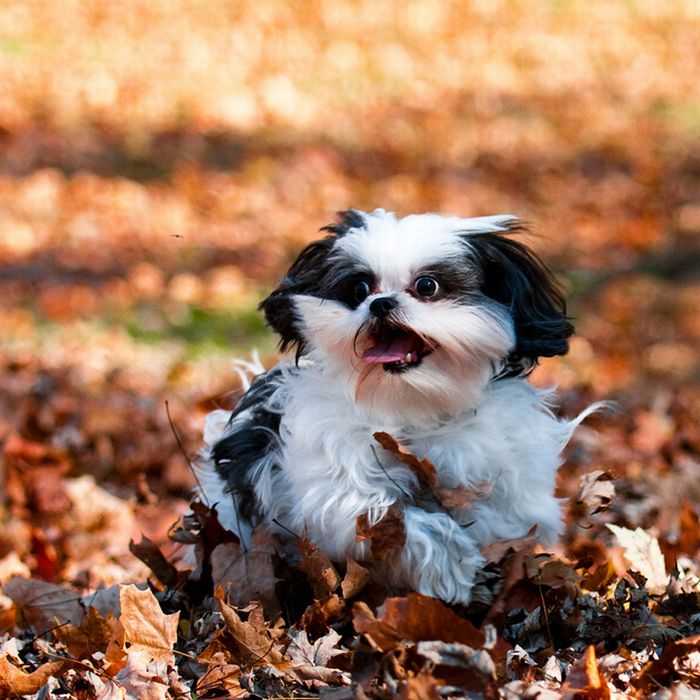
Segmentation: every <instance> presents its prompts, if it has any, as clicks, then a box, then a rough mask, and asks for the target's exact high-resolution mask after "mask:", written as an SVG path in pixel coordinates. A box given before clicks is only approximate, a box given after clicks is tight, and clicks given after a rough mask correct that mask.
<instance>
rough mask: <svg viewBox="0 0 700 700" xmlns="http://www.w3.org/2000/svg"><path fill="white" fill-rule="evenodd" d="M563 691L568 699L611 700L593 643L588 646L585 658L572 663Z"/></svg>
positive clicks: (563, 694) (564, 696)
mask: <svg viewBox="0 0 700 700" xmlns="http://www.w3.org/2000/svg"><path fill="white" fill-rule="evenodd" d="M561 691H562V697H563V698H565V699H566V700H610V689H609V688H608V684H607V682H606V681H605V679H604V678H603V677H602V676H601V675H600V671H599V670H598V660H597V658H596V654H595V647H594V646H593V645H589V646H588V647H587V648H586V653H585V655H584V657H583V659H579V660H578V661H576V662H574V664H572V667H571V670H570V671H569V675H568V676H567V679H566V683H565V684H564V685H563V686H562V689H561Z"/></svg>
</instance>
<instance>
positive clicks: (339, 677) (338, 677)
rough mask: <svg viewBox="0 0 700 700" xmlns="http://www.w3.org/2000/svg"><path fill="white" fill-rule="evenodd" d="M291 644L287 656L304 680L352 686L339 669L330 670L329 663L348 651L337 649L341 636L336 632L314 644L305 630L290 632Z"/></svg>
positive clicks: (320, 638) (328, 634) (347, 675)
mask: <svg viewBox="0 0 700 700" xmlns="http://www.w3.org/2000/svg"><path fill="white" fill-rule="evenodd" d="M289 638H290V639H291V643H290V644H289V646H288V647H287V654H288V655H289V658H290V659H291V662H292V668H293V669H294V672H295V673H296V674H297V676H299V678H300V679H302V680H318V681H322V682H324V683H338V682H341V683H343V684H345V685H350V676H349V674H347V673H344V672H343V671H341V670H340V669H337V668H328V667H327V664H328V662H329V661H330V660H331V659H332V658H333V657H334V656H337V655H338V654H342V653H344V652H345V651H347V650H346V649H336V648H335V647H336V645H337V644H338V642H339V641H340V635H339V634H338V633H337V632H336V631H335V630H330V631H329V632H328V633H327V634H326V635H325V636H323V637H319V638H318V639H317V640H316V641H315V642H314V643H313V644H311V642H309V638H308V636H307V634H306V631H305V630H299V631H296V632H294V631H292V630H290V632H289Z"/></svg>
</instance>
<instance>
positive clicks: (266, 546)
mask: <svg viewBox="0 0 700 700" xmlns="http://www.w3.org/2000/svg"><path fill="white" fill-rule="evenodd" d="M275 556H276V540H274V539H273V538H271V537H270V535H269V533H268V532H267V530H265V529H264V528H262V527H258V528H256V530H255V531H254V532H253V534H252V536H251V547H250V549H249V550H244V549H243V548H242V546H241V545H240V544H239V543H238V542H224V543H223V544H220V545H218V546H216V547H215V548H214V550H213V551H212V553H211V568H212V574H211V576H212V580H213V582H214V587H216V586H221V587H222V588H223V590H224V593H225V595H226V597H227V598H228V600H229V601H231V603H232V604H233V605H238V606H244V605H247V604H248V603H249V602H250V601H251V600H258V601H260V602H261V603H262V604H263V607H264V608H265V612H266V613H267V614H268V615H269V616H270V617H272V616H274V615H276V614H277V613H278V612H279V610H280V606H279V602H278V600H277V595H276V591H275V587H276V585H277V581H278V579H277V577H276V576H275V571H274V561H275Z"/></svg>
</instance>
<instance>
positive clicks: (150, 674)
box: [114, 649, 170, 700]
mask: <svg viewBox="0 0 700 700" xmlns="http://www.w3.org/2000/svg"><path fill="white" fill-rule="evenodd" d="M159 666H160V668H158V667H159ZM166 674H167V667H166V666H165V664H154V663H153V658H152V656H151V653H150V652H149V651H146V650H141V651H137V650H134V649H131V650H130V651H129V654H128V657H127V661H126V665H125V666H124V668H123V669H122V670H121V671H119V673H118V674H117V675H116V676H115V677H114V680H115V682H116V683H117V684H118V686H119V687H121V688H122V689H123V690H122V692H125V693H126V697H127V698H134V699H135V700H168V698H169V697H170V696H169V695H168V679H167V675H166Z"/></svg>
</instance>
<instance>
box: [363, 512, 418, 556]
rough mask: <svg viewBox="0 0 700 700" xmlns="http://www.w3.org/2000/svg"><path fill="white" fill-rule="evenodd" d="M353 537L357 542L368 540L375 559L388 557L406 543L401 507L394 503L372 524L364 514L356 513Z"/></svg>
mask: <svg viewBox="0 0 700 700" xmlns="http://www.w3.org/2000/svg"><path fill="white" fill-rule="evenodd" d="M355 538H356V539H357V541H358V542H362V541H364V540H369V542H370V546H371V550H372V556H373V557H374V559H375V560H377V561H384V560H386V559H388V558H389V557H390V556H391V555H392V554H395V553H396V552H397V551H398V550H400V549H403V547H404V545H405V544H406V525H405V524H404V519H403V508H402V507H401V506H400V505H399V504H398V503H394V504H393V505H392V506H391V507H390V508H389V510H388V511H387V512H386V515H385V516H384V517H383V518H382V519H381V520H379V521H378V522H376V523H374V524H370V522H369V520H368V518H367V515H366V514H363V515H358V516H357V525H356V536H355Z"/></svg>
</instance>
